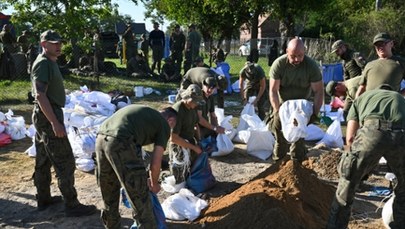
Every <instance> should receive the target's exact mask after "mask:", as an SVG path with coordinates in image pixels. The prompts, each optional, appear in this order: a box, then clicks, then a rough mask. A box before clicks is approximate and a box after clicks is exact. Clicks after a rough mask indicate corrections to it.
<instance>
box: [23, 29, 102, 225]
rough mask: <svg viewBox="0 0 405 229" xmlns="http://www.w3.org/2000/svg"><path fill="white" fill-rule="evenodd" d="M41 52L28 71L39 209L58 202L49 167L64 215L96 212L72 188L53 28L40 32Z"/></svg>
mask: <svg viewBox="0 0 405 229" xmlns="http://www.w3.org/2000/svg"><path fill="white" fill-rule="evenodd" d="M41 46H42V49H43V53H42V54H40V55H38V57H37V59H36V60H35V62H34V65H33V67H32V73H31V80H32V85H33V96H34V98H35V105H34V111H33V114H32V122H33V124H34V126H35V128H36V130H37V132H36V135H35V147H36V151H37V155H36V157H35V172H34V175H33V178H34V184H35V186H36V188H37V193H38V194H37V202H38V210H40V211H42V210H45V209H46V208H48V207H49V206H50V205H52V204H55V203H57V202H61V201H62V198H61V197H60V196H54V197H52V196H51V190H50V185H51V180H52V177H51V166H53V167H54V170H55V173H56V177H57V178H58V186H59V189H60V191H61V193H62V195H63V199H64V202H65V214H66V216H75V217H78V216H84V215H90V214H93V213H95V212H96V207H95V206H93V205H88V206H87V205H82V204H80V203H79V201H78V199H77V192H76V189H75V187H74V180H75V178H74V172H75V158H74V156H73V151H72V148H71V146H70V143H69V140H68V138H67V134H66V130H65V126H64V123H63V111H62V107H63V106H64V105H65V99H66V96H65V88H64V86H63V78H62V74H61V73H60V71H59V67H58V65H57V63H56V60H57V58H58V56H60V54H61V46H62V43H61V37H60V36H59V34H57V33H56V32H54V31H52V30H47V31H45V32H44V33H42V34H41Z"/></svg>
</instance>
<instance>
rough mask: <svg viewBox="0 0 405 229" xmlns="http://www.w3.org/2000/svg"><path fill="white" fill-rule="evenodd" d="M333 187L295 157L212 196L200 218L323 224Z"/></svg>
mask: <svg viewBox="0 0 405 229" xmlns="http://www.w3.org/2000/svg"><path fill="white" fill-rule="evenodd" d="M333 195H334V188H333V187H332V186H330V185H327V184H326V183H324V182H322V181H321V180H319V179H318V178H317V176H316V174H315V173H314V172H313V171H312V170H311V169H308V168H305V167H304V166H302V165H301V164H299V163H293V162H292V161H287V162H283V163H281V164H278V166H277V165H275V166H272V167H270V168H269V169H268V170H266V171H265V172H264V173H262V174H261V175H259V176H258V178H257V179H255V180H253V181H251V182H249V183H247V184H245V185H243V186H241V187H240V188H239V189H237V190H235V191H234V192H232V193H230V194H228V195H226V196H224V197H221V198H218V199H216V200H213V201H212V203H210V206H209V207H208V209H207V210H206V211H205V213H204V214H203V218H201V219H200V220H199V223H200V224H205V228H272V229H277V228H285V229H288V228H306V229H311V228H323V227H324V226H325V224H326V220H327V217H328V213H329V207H330V203H331V201H332V198H333Z"/></svg>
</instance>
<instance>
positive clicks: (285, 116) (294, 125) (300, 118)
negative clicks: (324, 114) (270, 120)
mask: <svg viewBox="0 0 405 229" xmlns="http://www.w3.org/2000/svg"><path fill="white" fill-rule="evenodd" d="M312 113H313V105H312V103H311V102H309V101H308V100H306V99H294V100H287V101H285V102H284V103H283V104H281V106H280V110H279V116H280V121H281V130H282V132H283V135H284V138H285V139H286V140H287V141H288V142H290V143H294V142H296V141H298V140H299V139H300V138H305V137H306V136H307V124H308V121H309V119H310V118H311V115H312Z"/></svg>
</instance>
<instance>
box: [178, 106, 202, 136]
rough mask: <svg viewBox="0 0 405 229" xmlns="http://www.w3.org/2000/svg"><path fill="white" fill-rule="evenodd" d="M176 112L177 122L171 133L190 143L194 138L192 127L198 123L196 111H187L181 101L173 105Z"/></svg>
mask: <svg viewBox="0 0 405 229" xmlns="http://www.w3.org/2000/svg"><path fill="white" fill-rule="evenodd" d="M173 109H174V110H176V111H177V122H176V126H175V127H174V128H173V133H175V134H178V135H179V136H180V137H182V138H184V139H187V140H189V141H190V142H192V139H193V138H194V127H195V126H196V125H197V123H198V113H197V110H196V109H188V108H187V107H186V106H185V105H184V103H183V102H182V101H178V102H176V103H175V104H174V105H173Z"/></svg>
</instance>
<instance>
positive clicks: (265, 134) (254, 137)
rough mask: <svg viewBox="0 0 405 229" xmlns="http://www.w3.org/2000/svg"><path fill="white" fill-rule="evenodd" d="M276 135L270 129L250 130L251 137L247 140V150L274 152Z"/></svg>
mask: <svg viewBox="0 0 405 229" xmlns="http://www.w3.org/2000/svg"><path fill="white" fill-rule="evenodd" d="M274 142H275V139H274V136H273V134H271V132H270V131H268V130H250V137H249V140H248V142H247V147H246V150H247V151H248V152H254V151H269V152H270V154H271V152H273V146H274Z"/></svg>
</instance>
